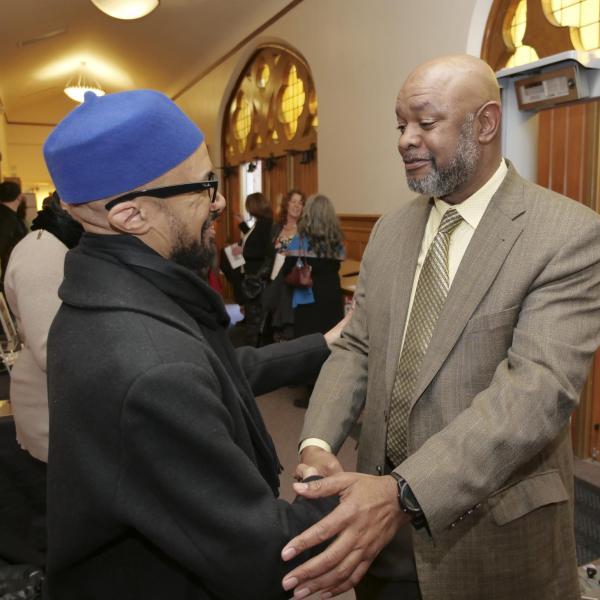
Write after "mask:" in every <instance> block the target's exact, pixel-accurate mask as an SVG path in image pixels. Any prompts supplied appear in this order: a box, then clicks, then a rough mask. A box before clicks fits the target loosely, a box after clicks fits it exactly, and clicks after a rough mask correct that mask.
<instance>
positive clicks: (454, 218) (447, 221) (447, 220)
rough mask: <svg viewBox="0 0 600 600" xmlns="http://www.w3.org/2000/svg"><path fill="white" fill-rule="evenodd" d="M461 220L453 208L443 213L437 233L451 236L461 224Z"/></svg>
mask: <svg viewBox="0 0 600 600" xmlns="http://www.w3.org/2000/svg"><path fill="white" fill-rule="evenodd" d="M462 220H463V218H462V217H461V216H460V214H458V211H457V210H456V209H455V208H451V209H450V210H447V211H446V212H445V213H444V216H443V217H442V222H441V223H440V226H439V228H438V233H447V234H451V233H452V232H453V231H454V230H455V229H456V228H457V227H458V226H459V225H460V223H461V221H462Z"/></svg>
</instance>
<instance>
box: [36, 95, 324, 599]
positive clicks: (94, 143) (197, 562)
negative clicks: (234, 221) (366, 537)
mask: <svg viewBox="0 0 600 600" xmlns="http://www.w3.org/2000/svg"><path fill="white" fill-rule="evenodd" d="M44 154H45V158H46V162H47V164H48V168H49V170H50V173H51V175H52V178H53V181H54V183H55V185H56V188H57V191H58V193H59V195H60V197H61V198H62V199H63V201H64V202H65V203H66V204H67V205H68V206H69V211H70V212H71V214H72V215H73V216H74V217H75V218H76V219H77V220H79V221H80V222H81V223H82V224H83V226H84V228H85V230H86V233H85V234H84V236H83V238H82V240H81V243H80V244H79V246H78V248H77V249H75V250H73V251H71V252H70V253H69V254H68V256H67V258H66V261H65V280H64V282H63V284H62V286H61V288H60V291H59V295H60V297H61V299H62V302H63V304H62V307H61V309H60V310H59V313H58V315H57V317H56V319H55V321H54V323H53V325H52V328H51V331H50V335H49V338H48V382H49V401H50V447H49V467H48V549H49V550H48V571H47V582H48V594H49V597H50V599H51V600H71V599H72V600H80V599H81V598H90V599H93V598H98V599H102V600H106V599H107V598H112V599H115V600H117V599H121V598H122V599H128V600H129V599H134V598H136V599H137V598H139V599H144V600H151V599H153V598H156V599H158V598H161V599H164V598H169V600H177V599H184V598H185V599H192V598H193V599H195V600H197V599H208V598H221V599H227V600H234V599H236V598H256V599H257V600H258V599H260V600H269V599H276V598H284V597H286V594H285V593H284V592H283V590H282V588H281V586H280V583H279V582H280V579H281V577H282V576H283V574H284V572H285V571H286V570H287V569H288V568H289V567H287V566H284V564H283V563H282V562H281V561H280V559H279V554H280V551H281V548H282V547H283V545H284V544H285V542H286V540H287V539H289V538H290V537H291V536H293V535H295V534H296V533H298V532H300V531H301V530H302V529H304V528H306V527H307V526H308V525H310V524H311V523H313V522H315V521H316V520H317V519H318V518H319V517H320V516H321V515H322V514H323V512H325V510H327V509H328V508H331V506H332V505H331V504H326V503H325V501H319V502H318V503H314V502H312V501H305V500H302V501H299V502H296V503H294V504H288V503H286V502H283V501H281V500H277V498H276V497H277V495H278V486H279V478H278V473H279V470H280V465H279V461H278V460H277V455H276V453H275V449H274V447H273V443H272V441H271V438H270V437H269V434H268V433H267V431H266V429H265V426H264V423H263V421H262V419H261V417H260V414H259V411H258V408H257V406H256V403H255V401H254V397H253V392H254V393H264V392H265V391H268V390H270V389H274V388H276V387H279V386H280V385H282V384H284V383H290V380H291V379H292V378H293V377H295V378H296V380H297V381H298V382H299V381H302V380H306V379H308V378H310V377H314V376H315V375H316V373H317V372H318V369H319V367H320V365H321V363H322V362H323V360H324V359H325V357H326V356H327V354H328V348H327V345H326V343H325V341H324V338H323V336H319V335H317V336H310V337H307V338H304V339H302V340H298V341H296V342H292V343H290V344H288V345H278V346H277V347H275V348H266V349H260V350H256V349H250V348H246V349H242V350H241V351H239V352H238V353H236V352H235V351H234V350H233V348H232V347H231V345H230V343H229V341H228V340H227V336H226V334H225V327H226V326H227V324H228V317H227V313H226V312H225V309H224V305H223V302H222V300H221V298H220V297H219V296H218V295H217V294H215V292H213V291H212V290H211V289H210V287H209V286H208V285H207V284H206V283H205V282H204V281H203V279H202V277H201V276H199V275H198V274H201V273H202V272H203V271H204V270H205V269H206V268H207V267H208V266H209V265H210V260H211V250H210V244H209V243H208V236H206V235H205V232H206V231H207V229H208V227H209V225H210V222H211V220H212V219H213V217H214V216H216V215H217V214H218V212H219V210H221V209H222V208H223V206H224V199H223V197H222V196H221V195H220V194H219V193H218V191H217V182H216V180H215V178H214V176H213V173H212V164H211V161H210V158H209V155H208V152H207V148H206V144H205V143H204V138H203V135H202V133H201V132H200V131H199V129H198V128H197V127H196V126H195V125H194V124H193V123H192V122H191V121H190V120H189V119H188V118H187V117H186V116H185V115H184V114H183V113H182V112H181V111H180V110H179V109H178V108H177V106H176V105H175V104H174V103H173V102H171V100H169V99H168V98H167V97H166V96H164V95H162V94H159V93H158V92H153V91H148V90H145V91H143V90H142V91H133V92H123V93H119V94H112V95H107V96H104V97H102V98H97V97H95V96H93V95H87V96H86V100H85V102H84V103H83V104H82V105H81V106H80V107H78V108H77V109H75V110H74V111H73V112H72V113H70V114H69V115H68V116H67V117H66V118H65V119H64V120H63V121H62V122H61V123H59V125H58V126H57V127H56V129H55V130H54V131H53V132H52V134H51V135H50V136H49V138H48V140H47V142H46V144H45V146H44ZM201 232H202V233H201ZM290 370H292V371H293V374H291V373H290Z"/></svg>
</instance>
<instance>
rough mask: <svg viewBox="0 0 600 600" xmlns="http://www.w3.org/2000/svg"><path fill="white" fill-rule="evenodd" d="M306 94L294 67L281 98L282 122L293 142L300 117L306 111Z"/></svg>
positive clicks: (291, 69)
mask: <svg viewBox="0 0 600 600" xmlns="http://www.w3.org/2000/svg"><path fill="white" fill-rule="evenodd" d="M305 101H306V94H305V92H304V84H303V83H302V79H300V78H299V77H298V71H297V69H296V66H295V65H292V66H291V68H290V72H289V75H288V78H287V86H286V88H285V91H284V92H283V96H282V98H281V120H282V122H283V123H285V133H286V136H287V138H288V139H289V140H291V139H292V138H293V137H294V135H296V131H297V129H298V117H299V116H300V114H301V113H302V110H303V109H304V103H305Z"/></svg>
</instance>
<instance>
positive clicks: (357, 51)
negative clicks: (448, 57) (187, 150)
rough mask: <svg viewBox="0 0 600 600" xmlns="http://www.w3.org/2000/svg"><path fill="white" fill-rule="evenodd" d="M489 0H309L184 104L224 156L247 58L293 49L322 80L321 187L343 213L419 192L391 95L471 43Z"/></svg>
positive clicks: (386, 205)
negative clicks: (418, 70) (413, 188)
mask: <svg viewBox="0 0 600 600" xmlns="http://www.w3.org/2000/svg"><path fill="white" fill-rule="evenodd" d="M485 2H489V0H452V2H442V1H440V0H369V1H366V0H304V2H302V3H301V4H299V5H298V6H296V7H295V8H294V9H293V10H291V11H290V12H289V13H287V14H286V15H285V16H284V17H283V18H282V19H280V20H279V21H277V22H276V23H274V24H273V25H272V26H271V27H269V28H268V29H267V30H265V31H264V32H263V33H262V34H261V35H260V36H258V37H256V38H254V39H253V40H252V41H251V42H249V44H247V45H246V46H245V47H244V48H242V49H241V50H240V51H239V52H238V53H237V54H235V55H234V56H232V57H231V58H230V59H228V60H227V61H226V62H224V63H223V64H222V65H220V66H219V67H217V68H216V69H214V70H213V71H212V72H211V73H209V74H208V75H207V76H206V77H204V78H203V79H202V80H201V81H199V82H198V83H197V84H196V85H195V86H193V87H192V88H191V89H190V90H188V91H187V92H186V93H185V94H183V95H182V96H181V97H180V98H179V99H178V104H179V105H180V106H181V107H182V108H183V109H184V110H185V111H186V112H187V113H188V114H189V115H190V116H191V117H192V118H193V119H194V120H196V122H198V124H199V125H200V127H201V128H202V129H203V130H204V132H205V134H206V137H207V142H208V144H209V147H210V149H211V154H212V157H213V160H214V162H215V163H216V164H220V162H221V151H220V144H221V124H222V117H223V111H224V108H225V104H226V102H227V99H228V97H229V94H230V93H231V90H232V87H233V85H234V83H235V81H236V79H237V77H238V75H239V73H240V71H241V70H242V68H243V67H244V65H245V63H246V61H247V60H248V59H249V57H250V56H251V55H252V53H253V52H254V50H255V49H256V48H257V47H258V46H260V45H262V44H265V43H270V42H279V43H284V44H286V45H288V46H290V47H292V48H294V49H296V50H297V51H298V52H300V53H301V54H302V55H303V56H304V57H305V58H306V59H307V62H308V64H309V65H310V68H311V70H312V74H313V78H314V82H315V86H316V89H317V98H318V102H319V131H318V149H319V151H318V168H319V187H320V191H321V192H323V193H325V194H327V195H329V196H330V197H331V199H332V200H333V202H334V204H335V205H336V209H337V211H338V212H340V213H363V214H373V213H382V212H385V211H387V210H390V209H392V208H393V207H394V206H396V205H397V203H398V202H401V201H406V200H408V199H409V198H411V197H412V195H413V194H412V193H411V192H410V191H409V190H408V189H407V187H406V185H405V182H404V169H403V167H402V164H401V162H400V159H399V156H398V153H397V150H396V138H397V135H396V129H395V118H394V102H395V98H396V94H397V93H398V90H399V88H400V85H401V84H402V81H403V80H404V78H405V77H406V75H408V73H409V72H410V71H411V70H412V69H413V68H414V67H415V66H416V65H417V64H419V63H421V62H423V61H425V60H427V59H429V58H432V57H435V56H439V55H442V54H448V53H455V52H466V51H467V49H469V50H470V51H471V52H473V49H474V48H475V47H477V42H476V40H477V38H478V37H479V39H481V35H482V33H483V26H484V24H485V21H483V23H481V19H480V18H474V15H475V16H477V14H478V12H481V6H480V5H482V4H485ZM478 28H481V33H478V31H477V29H478ZM473 40H475V42H474V41H473Z"/></svg>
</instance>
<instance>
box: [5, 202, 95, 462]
mask: <svg viewBox="0 0 600 600" xmlns="http://www.w3.org/2000/svg"><path fill="white" fill-rule="evenodd" d="M82 233H83V229H82V227H81V225H79V223H77V222H76V221H75V220H73V219H72V218H71V217H70V216H69V215H68V214H67V213H66V212H65V211H64V210H63V209H62V208H61V207H60V201H59V199H58V196H57V195H56V192H55V193H54V194H53V195H52V198H51V200H49V201H48V202H46V201H45V208H44V209H43V210H41V211H39V212H38V216H37V217H36V218H35V219H34V220H33V222H32V224H31V233H29V234H27V235H26V236H25V237H24V238H23V239H22V240H21V241H20V242H19V243H18V244H17V245H16V246H15V248H14V250H13V251H12V253H11V255H10V260H9V262H8V267H7V269H6V277H5V280H4V288H5V292H6V299H7V301H8V304H9V305H10V308H11V310H12V312H13V314H14V315H15V319H16V321H17V329H18V330H19V334H20V336H21V340H22V341H23V348H22V349H21V351H20V352H19V356H18V358H17V360H16V362H15V365H14V366H13V368H12V371H11V374H10V400H11V407H12V413H13V416H14V419H15V427H16V430H17V441H18V442H19V444H20V445H21V447H22V448H23V449H25V450H27V451H28V452H29V453H30V454H31V455H32V456H33V457H34V458H37V459H38V460H41V461H43V462H47V461H48V388H47V385H46V340H47V338H48V330H49V329H50V325H51V323H52V320H53V319H54V316H55V315H56V313H57V311H58V308H59V306H60V299H59V297H58V288H59V286H60V284H61V283H62V280H63V265H64V262H65V255H66V253H67V251H68V250H69V249H71V248H73V247H75V246H76V245H77V244H78V243H79V238H80V237H81V234H82Z"/></svg>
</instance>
